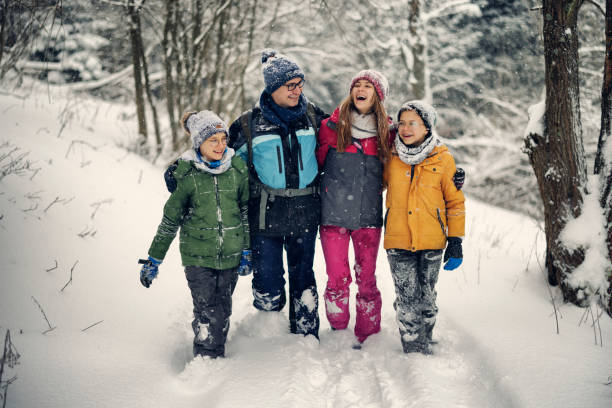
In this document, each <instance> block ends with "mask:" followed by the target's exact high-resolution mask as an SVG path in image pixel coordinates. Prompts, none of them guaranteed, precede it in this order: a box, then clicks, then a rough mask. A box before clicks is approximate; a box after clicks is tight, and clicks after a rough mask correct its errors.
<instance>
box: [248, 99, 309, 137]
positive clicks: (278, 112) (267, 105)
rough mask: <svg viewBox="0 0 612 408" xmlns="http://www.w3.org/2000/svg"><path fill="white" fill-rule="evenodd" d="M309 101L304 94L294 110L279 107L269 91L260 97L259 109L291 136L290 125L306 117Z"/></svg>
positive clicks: (264, 115)
mask: <svg viewBox="0 0 612 408" xmlns="http://www.w3.org/2000/svg"><path fill="white" fill-rule="evenodd" d="M307 103H308V100H307V99H306V97H305V96H304V94H300V101H299V103H298V104H297V106H294V107H293V108H283V107H281V106H278V105H277V104H276V103H275V102H274V100H273V99H272V96H271V95H270V94H269V93H268V91H263V92H262V93H261V96H260V97H259V107H260V108H261V113H262V114H263V117H264V118H266V119H267V120H268V121H270V122H272V123H273V124H275V125H277V126H278V127H280V128H281V129H283V130H284V132H285V134H289V124H290V123H291V122H293V121H294V120H296V119H299V118H301V117H302V116H304V115H306V104H307Z"/></svg>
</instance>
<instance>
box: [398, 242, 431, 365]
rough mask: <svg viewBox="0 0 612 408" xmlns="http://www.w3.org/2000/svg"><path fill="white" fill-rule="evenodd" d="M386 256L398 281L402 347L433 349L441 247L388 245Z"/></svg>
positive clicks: (419, 349)
mask: <svg viewBox="0 0 612 408" xmlns="http://www.w3.org/2000/svg"><path fill="white" fill-rule="evenodd" d="M387 258H388V259H389V265H390V266H391V274H392V276H393V282H394V283H395V295H396V299H395V302H394V303H393V307H394V308H395V312H396V314H397V322H398V325H399V332H400V338H401V340H402V348H403V349H404V352H405V353H412V352H420V353H425V354H429V353H431V349H430V342H431V335H432V331H433V327H434V325H435V323H436V315H437V314H438V307H437V306H436V295H437V293H436V289H435V286H436V282H437V281H438V273H439V271H440V264H441V263H442V250H441V249H438V250H423V251H416V252H411V251H407V250H404V249H388V250H387Z"/></svg>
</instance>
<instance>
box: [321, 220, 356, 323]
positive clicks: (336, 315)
mask: <svg viewBox="0 0 612 408" xmlns="http://www.w3.org/2000/svg"><path fill="white" fill-rule="evenodd" d="M319 235H320V236H321V246H322V247H323V255H324V257H325V265H326V270H327V287H326V288H325V294H324V298H325V313H326V314H327V320H328V321H329V324H330V325H331V327H332V328H333V329H336V330H342V329H346V326H348V323H349V319H350V312H349V296H350V291H349V290H350V289H349V285H350V284H351V271H350V269H349V261H348V244H349V240H350V233H349V231H348V230H347V229H346V228H340V227H336V226H333V225H322V226H321V227H320V229H319Z"/></svg>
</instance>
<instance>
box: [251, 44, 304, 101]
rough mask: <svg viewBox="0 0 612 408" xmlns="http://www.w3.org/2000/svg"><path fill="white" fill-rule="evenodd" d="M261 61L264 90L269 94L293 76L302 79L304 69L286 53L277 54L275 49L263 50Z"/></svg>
mask: <svg viewBox="0 0 612 408" xmlns="http://www.w3.org/2000/svg"><path fill="white" fill-rule="evenodd" d="M261 63H262V64H263V65H262V67H261V72H262V73H263V77H264V82H265V83H266V91H268V93H270V94H271V93H272V92H274V91H276V90H277V89H278V88H280V87H281V86H283V85H284V84H285V83H286V82H287V81H289V80H292V79H293V78H298V77H299V78H302V79H304V71H302V69H301V68H300V67H299V66H298V65H297V63H296V62H295V61H293V60H292V59H291V58H289V57H287V56H286V55H282V54H277V53H276V51H275V50H272V49H265V50H263V52H262V53H261Z"/></svg>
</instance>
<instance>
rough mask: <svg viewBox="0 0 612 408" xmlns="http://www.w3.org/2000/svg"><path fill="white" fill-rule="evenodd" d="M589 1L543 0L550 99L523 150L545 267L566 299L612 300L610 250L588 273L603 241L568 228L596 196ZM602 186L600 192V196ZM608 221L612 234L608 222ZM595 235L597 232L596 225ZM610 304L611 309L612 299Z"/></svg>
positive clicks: (605, 128) (606, 112) (606, 110)
mask: <svg viewBox="0 0 612 408" xmlns="http://www.w3.org/2000/svg"><path fill="white" fill-rule="evenodd" d="M583 3H584V2H583V1H569V0H563V1H550V0H545V1H544V2H543V9H542V16H543V23H544V25H543V27H544V45H545V69H546V99H545V102H544V109H543V110H541V113H542V114H543V116H542V117H540V115H538V114H536V115H535V117H534V118H532V121H541V125H542V126H541V127H538V126H534V122H532V123H531V124H530V127H528V131H527V132H526V137H525V151H526V153H527V154H528V156H529V158H530V161H531V164H532V166H533V169H534V172H535V174H536V177H537V180H538V186H539V189H540V194H541V197H542V202H543V206H544V221H545V232H546V243H547V249H546V268H547V272H548V279H549V282H550V283H551V284H559V285H560V287H561V289H562V292H563V296H564V299H565V300H566V301H571V302H573V303H575V304H578V305H580V306H588V305H590V303H591V302H592V301H594V300H597V299H599V300H602V301H603V302H604V303H608V302H609V298H608V296H609V292H608V289H609V286H608V282H609V281H610V276H609V274H610V273H611V271H610V266H609V265H610V262H609V261H610V258H609V255H608V259H607V260H604V262H599V263H597V264H596V267H595V269H597V270H595V271H588V275H590V277H591V278H590V279H587V278H586V273H585V268H584V267H583V264H586V263H587V262H588V261H589V259H588V257H593V256H597V257H601V254H599V253H598V252H599V251H591V249H592V248H590V247H592V246H594V245H595V246H597V244H593V243H592V242H576V241H575V240H574V239H573V237H571V236H568V235H571V234H569V233H568V229H569V228H570V225H571V224H572V223H575V220H578V219H579V217H580V216H581V214H582V213H583V211H584V209H585V205H586V204H585V203H586V202H587V201H589V200H590V197H589V194H591V197H592V193H593V192H592V191H591V192H589V191H588V183H587V164H586V154H585V151H584V147H583V128H582V121H581V116H580V113H581V111H580V79H579V69H578V67H579V63H578V61H579V59H578V44H579V38H578V37H579V32H578V13H579V11H580V9H581V6H582V5H583ZM608 3H612V2H608ZM595 4H596V3H595ZM608 8H609V7H608ZM606 33H607V35H606V37H607V41H606V42H607V44H608V46H609V34H608V31H606ZM608 64H609V61H608V60H606V63H605V65H606V69H605V73H604V86H603V92H602V96H603V97H602V129H601V134H600V150H599V151H601V152H603V154H602V155H601V156H600V155H599V154H598V156H597V159H596V166H595V170H596V171H598V170H602V169H601V168H599V165H600V164H601V163H602V162H603V161H605V160H609V159H604V160H603V161H602V160H601V159H600V157H606V154H605V152H606V150H605V147H604V146H605V144H606V139H607V137H606V134H608V133H609V117H610V105H609V98H610V96H609V83H610V73H609V72H608V70H609V65H608ZM534 113H535V112H534ZM609 156H610V155H609V154H608V157H609ZM604 174H606V172H605V171H604ZM602 184H603V186H604V187H603V190H602V195H601V197H602V201H601V203H602V207H605V205H606V201H605V200H606V199H607V198H606V197H605V193H603V191H605V185H606V182H605V180H604V183H602ZM597 193H598V192H595V194H596V195H597V196H599V194H597ZM598 208H599V207H598ZM608 208H609V207H608ZM598 211H599V210H595V212H598ZM602 220H603V217H602ZM597 223H598V224H599V222H597ZM601 223H604V221H602V222H601ZM599 227H601V226H600V225H593V226H592V227H591V228H592V229H593V231H596V229H597V228H599ZM606 228H607V232H608V235H609V234H610V232H609V231H610V229H609V228H610V225H609V222H608V226H607V227H606ZM594 235H596V236H598V234H596V233H595V234H594ZM600 235H601V236H598V237H597V238H596V239H602V240H603V239H605V238H604V237H603V235H604V234H600ZM604 258H605V255H604ZM606 264H607V265H608V267H606V266H605V265H606ZM607 308H608V312H610V311H611V309H610V305H609V303H608V305H607Z"/></svg>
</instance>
